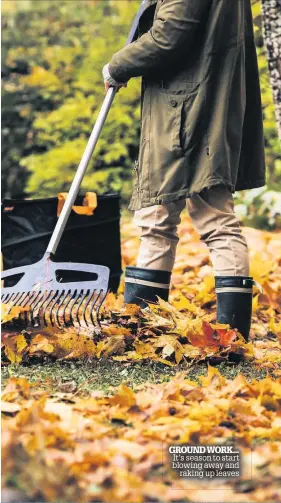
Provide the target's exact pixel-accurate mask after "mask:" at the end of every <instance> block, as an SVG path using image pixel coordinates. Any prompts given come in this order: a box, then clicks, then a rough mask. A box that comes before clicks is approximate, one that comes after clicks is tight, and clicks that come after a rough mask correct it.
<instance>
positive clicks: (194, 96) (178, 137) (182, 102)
mask: <svg viewBox="0 0 281 503" xmlns="http://www.w3.org/2000/svg"><path fill="white" fill-rule="evenodd" d="M188 89H189V92H188V91H187V89H186V90H185V92H182V93H181V94H178V93H177V94H174V93H171V92H167V91H166V90H165V89H161V90H160V94H162V96H163V95H164V96H165V98H164V101H165V105H164V103H163V105H164V106H166V107H167V105H168V107H167V117H169V122H170V135H171V147H172V151H173V152H174V153H175V155H176V156H181V155H183V154H184V152H185V151H186V150H187V149H188V148H189V145H190V143H193V142H194V141H195V140H196V138H195V136H194V132H195V131H196V130H197V127H196V126H197V124H198V115H199V109H200V106H199V102H200V97H199V98H198V89H199V84H193V83H190V84H189V87H188Z"/></svg>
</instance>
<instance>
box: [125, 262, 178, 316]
mask: <svg viewBox="0 0 281 503" xmlns="http://www.w3.org/2000/svg"><path fill="white" fill-rule="evenodd" d="M170 279H171V273H170V272H168V271H158V270H156V269H142V268H140V267H126V271H125V292H124V302H125V304H137V305H138V306H141V307H146V305H147V302H152V303H156V302H157V296H158V297H160V298H161V299H163V300H166V301H167V300H168V297H169V288H170Z"/></svg>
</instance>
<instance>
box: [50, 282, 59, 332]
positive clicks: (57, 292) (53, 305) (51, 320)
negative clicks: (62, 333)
mask: <svg viewBox="0 0 281 503" xmlns="http://www.w3.org/2000/svg"><path fill="white" fill-rule="evenodd" d="M59 293H60V292H59V290H56V291H55V295H54V297H53V302H52V303H51V307H50V309H49V318H50V323H51V325H52V327H53V326H54V323H53V309H54V307H55V305H56V303H57V301H58V298H60V295H59Z"/></svg>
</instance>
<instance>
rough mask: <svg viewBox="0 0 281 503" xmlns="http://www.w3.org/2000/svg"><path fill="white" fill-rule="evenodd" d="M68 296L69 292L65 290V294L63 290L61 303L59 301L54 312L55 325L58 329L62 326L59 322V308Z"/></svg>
mask: <svg viewBox="0 0 281 503" xmlns="http://www.w3.org/2000/svg"><path fill="white" fill-rule="evenodd" d="M68 294H69V290H66V292H65V291H64V290H63V291H62V297H61V301H60V303H59V305H58V307H57V308H56V312H55V320H56V323H57V325H58V326H59V327H61V326H62V324H61V322H60V320H59V311H60V308H61V306H62V305H63V303H64V301H65V299H66V298H67V296H68Z"/></svg>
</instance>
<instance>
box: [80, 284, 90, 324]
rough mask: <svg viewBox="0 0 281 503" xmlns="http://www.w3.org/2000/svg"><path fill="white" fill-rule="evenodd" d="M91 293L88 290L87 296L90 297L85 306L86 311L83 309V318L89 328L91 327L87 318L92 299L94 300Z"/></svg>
mask: <svg viewBox="0 0 281 503" xmlns="http://www.w3.org/2000/svg"><path fill="white" fill-rule="evenodd" d="M90 293H91V292H90V290H87V296H88V295H89V298H88V300H87V301H86V303H85V306H84V309H83V313H82V318H84V321H85V323H86V325H87V327H88V326H89V325H88V322H87V318H86V311H87V307H88V305H89V304H90V302H91V298H92V296H91V295H90Z"/></svg>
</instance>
